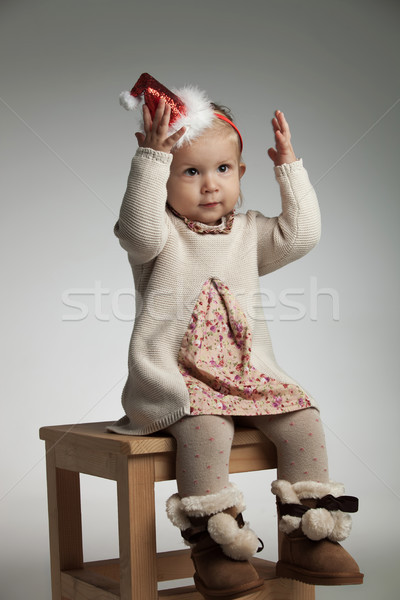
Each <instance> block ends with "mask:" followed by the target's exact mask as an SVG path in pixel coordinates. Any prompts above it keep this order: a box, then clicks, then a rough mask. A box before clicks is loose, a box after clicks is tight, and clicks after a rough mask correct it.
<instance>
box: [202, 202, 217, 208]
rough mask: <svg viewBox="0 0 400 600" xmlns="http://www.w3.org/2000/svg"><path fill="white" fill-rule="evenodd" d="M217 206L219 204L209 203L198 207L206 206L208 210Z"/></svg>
mask: <svg viewBox="0 0 400 600" xmlns="http://www.w3.org/2000/svg"><path fill="white" fill-rule="evenodd" d="M217 204H219V202H209V203H208V204H200V206H206V207H208V208H211V207H213V206H217Z"/></svg>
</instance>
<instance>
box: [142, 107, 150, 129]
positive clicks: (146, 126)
mask: <svg viewBox="0 0 400 600" xmlns="http://www.w3.org/2000/svg"><path fill="white" fill-rule="evenodd" d="M143 125H144V130H145V132H146V133H148V132H149V131H151V126H152V121H151V115H150V111H149V109H148V106H146V104H143Z"/></svg>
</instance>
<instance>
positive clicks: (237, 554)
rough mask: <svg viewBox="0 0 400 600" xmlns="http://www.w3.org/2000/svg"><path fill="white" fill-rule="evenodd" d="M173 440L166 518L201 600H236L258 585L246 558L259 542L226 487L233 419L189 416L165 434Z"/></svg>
mask: <svg viewBox="0 0 400 600" xmlns="http://www.w3.org/2000/svg"><path fill="white" fill-rule="evenodd" d="M167 431H168V432H170V433H171V434H172V435H173V436H174V437H175V439H176V441H177V462H176V479H177V484H178V494H174V495H173V496H171V497H170V498H169V499H168V500H167V514H168V517H169V519H170V520H171V522H172V523H173V524H174V525H176V526H177V527H179V529H180V530H181V532H182V536H183V537H184V539H185V540H186V541H187V542H188V543H189V544H190V546H191V558H192V560H193V563H194V566H195V575H194V580H195V584H196V587H197V589H198V590H199V591H200V592H201V593H202V595H203V596H204V597H206V598H220V599H221V600H222V599H223V598H237V597H238V596H239V595H240V596H242V595H244V594H246V593H248V592H251V591H252V590H254V589H257V588H259V587H261V586H262V585H263V580H262V579H260V578H259V576H258V574H257V571H256V570H255V569H254V567H253V565H252V564H251V563H250V562H249V560H248V559H249V558H250V557H251V556H252V555H253V554H254V553H255V552H256V551H257V548H258V546H259V540H258V538H257V536H256V535H255V533H254V532H253V531H251V530H250V529H249V528H247V527H244V522H243V519H242V516H241V511H242V510H243V509H244V503H243V495H242V493H241V492H240V490H239V489H238V488H237V487H236V486H235V485H234V484H232V483H229V455H230V451H231V445H232V439H233V432H234V426H233V420H232V419H231V418H230V417H223V416H217V415H200V416H193V417H192V416H190V417H185V418H183V419H181V420H180V421H179V422H178V423H174V424H173V425H172V426H171V427H169V428H168V429H167Z"/></svg>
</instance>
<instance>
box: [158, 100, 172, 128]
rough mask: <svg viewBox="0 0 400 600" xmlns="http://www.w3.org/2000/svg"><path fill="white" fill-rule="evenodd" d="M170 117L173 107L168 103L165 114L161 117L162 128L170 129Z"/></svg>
mask: <svg viewBox="0 0 400 600" xmlns="http://www.w3.org/2000/svg"><path fill="white" fill-rule="evenodd" d="M170 115H171V107H170V105H169V104H167V103H166V104H165V107H164V112H163V114H162V117H161V121H160V127H164V128H166V129H168V126H169V118H170Z"/></svg>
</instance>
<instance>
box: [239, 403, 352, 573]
mask: <svg viewBox="0 0 400 600" xmlns="http://www.w3.org/2000/svg"><path fill="white" fill-rule="evenodd" d="M246 419H247V424H248V425H251V426H253V427H257V428H258V429H260V430H261V431H262V432H263V433H264V435H266V436H267V437H268V438H269V439H270V440H271V441H272V442H273V443H274V444H275V446H276V449H277V454H278V479H277V480H276V481H274V482H273V483H272V488H271V489H272V492H273V493H274V494H275V495H276V497H277V508H278V515H279V529H280V531H281V532H282V535H281V539H280V544H279V561H278V563H277V566H276V572H277V575H278V577H288V578H289V579H297V580H299V581H303V582H304V583H309V584H321V585H343V584H356V583H362V581H363V575H362V574H361V573H360V570H359V567H358V565H357V563H356V562H355V560H354V559H353V558H352V557H351V556H350V555H349V554H348V552H346V550H344V548H342V546H341V545H340V544H338V543H337V542H340V541H342V540H344V539H345V538H346V537H347V536H348V534H349V533H350V529H351V517H350V515H349V514H348V513H349V512H356V510H357V506H358V501H357V498H354V497H352V496H344V495H343V494H344V487H343V485H342V484H340V483H335V482H332V481H329V475H328V460H327V453H326V448H325V437H324V432H323V428H322V424H321V420H320V417H319V413H318V411H317V410H316V409H314V408H307V409H304V410H300V411H296V412H292V413H287V414H281V415H273V416H256V417H245V418H244V419H241V421H240V424H245V422H246Z"/></svg>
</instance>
